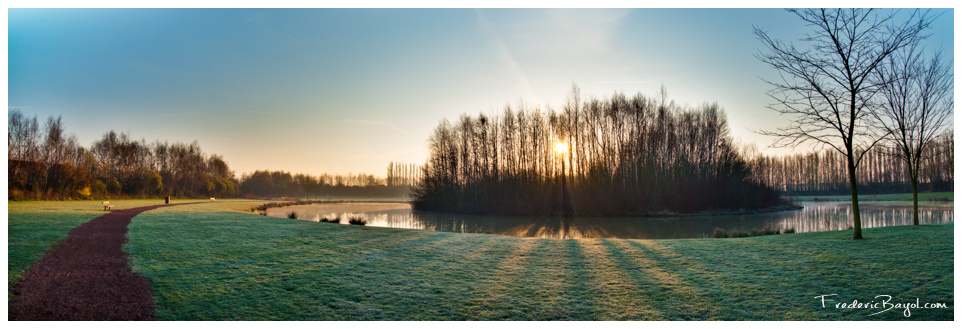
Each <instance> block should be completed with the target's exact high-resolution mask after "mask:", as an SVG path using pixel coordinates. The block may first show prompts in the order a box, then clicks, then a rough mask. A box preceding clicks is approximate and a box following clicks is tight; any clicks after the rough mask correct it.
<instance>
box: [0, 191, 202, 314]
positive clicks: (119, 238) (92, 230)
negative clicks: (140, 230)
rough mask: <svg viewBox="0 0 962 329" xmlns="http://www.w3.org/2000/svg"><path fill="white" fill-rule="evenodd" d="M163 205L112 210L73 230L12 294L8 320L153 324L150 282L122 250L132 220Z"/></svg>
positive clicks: (24, 278) (29, 271) (32, 267)
mask: <svg viewBox="0 0 962 329" xmlns="http://www.w3.org/2000/svg"><path fill="white" fill-rule="evenodd" d="M182 204H184V203H182ZM166 206H173V205H155V206H146V207H138V208H131V209H124V210H114V211H111V212H110V213H108V214H106V215H103V216H100V217H97V218H94V219H92V220H90V221H89V222H87V223H86V224H83V225H81V226H78V227H76V228H74V229H73V230H71V231H70V233H69V234H68V236H67V238H66V239H65V240H63V241H61V242H59V243H57V244H56V245H54V246H53V248H51V249H50V251H48V252H47V253H46V254H45V255H44V256H43V258H41V259H40V260H38V261H37V262H36V263H34V264H33V266H31V267H30V269H28V270H27V271H26V272H24V274H23V279H22V281H21V282H19V283H18V284H16V285H14V287H13V288H12V289H11V292H12V293H13V295H14V296H16V297H15V298H14V299H13V301H12V304H13V305H11V307H10V308H9V310H8V311H9V314H8V317H9V320H47V321H50V320H154V319H155V317H154V314H153V309H152V304H153V297H152V294H151V287H150V281H149V280H147V278H144V277H143V276H141V275H139V274H137V273H134V272H133V271H131V270H130V267H128V266H127V257H126V256H127V255H126V254H125V253H124V252H123V249H122V248H123V246H124V244H125V243H126V242H127V237H126V234H127V226H128V224H130V220H131V218H133V217H134V216H137V214H140V213H141V212H144V211H147V210H151V209H156V208H160V207H166Z"/></svg>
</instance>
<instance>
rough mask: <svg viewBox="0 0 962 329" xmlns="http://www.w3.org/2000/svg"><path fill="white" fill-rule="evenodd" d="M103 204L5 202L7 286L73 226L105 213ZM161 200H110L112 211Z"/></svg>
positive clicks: (18, 278) (161, 201)
mask: <svg viewBox="0 0 962 329" xmlns="http://www.w3.org/2000/svg"><path fill="white" fill-rule="evenodd" d="M102 202H103V201H23V202H14V201H8V202H7V209H8V210H7V286H10V285H11V284H13V283H14V282H16V281H19V280H20V277H21V276H22V275H23V272H24V271H26V270H27V268H29V267H30V265H31V264H33V263H34V262H36V261H37V260H39V259H40V257H43V255H44V254H45V253H46V252H47V250H50V247H52V246H53V245H54V243H56V242H57V241H60V240H63V239H64V238H66V237H67V233H69V232H70V230H72V229H73V228H74V227H77V226H80V225H81V224H83V223H86V222H87V221H90V220H91V219H94V218H96V217H97V216H100V215H103V214H105V212H104V208H103V206H101V203H102ZM163 202H164V201H163V200H120V201H111V203H112V204H114V208H113V209H127V208H135V207H142V206H148V205H155V204H158V203H163Z"/></svg>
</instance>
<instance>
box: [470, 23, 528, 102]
mask: <svg viewBox="0 0 962 329" xmlns="http://www.w3.org/2000/svg"><path fill="white" fill-rule="evenodd" d="M475 12H476V13H477V16H478V31H479V32H480V33H481V35H482V36H483V37H484V38H485V39H487V40H488V42H489V43H491V44H492V46H494V47H495V51H496V52H497V54H498V60H499V61H501V64H502V65H504V68H505V69H506V70H507V71H508V74H510V75H511V76H512V77H513V78H514V82H515V89H517V91H518V93H520V94H521V95H523V96H522V97H523V98H525V99H526V100H528V101H532V102H534V103H535V104H541V99H540V98H538V95H536V94H535V93H534V90H533V89H532V88H531V82H530V81H528V76H527V75H526V74H525V73H524V70H523V69H521V65H519V64H518V61H517V60H515V59H514V55H512V54H511V50H510V49H508V46H507V45H506V44H505V43H504V41H503V40H502V39H501V37H500V36H499V35H498V33H497V31H496V28H495V26H494V25H492V24H491V21H489V20H488V18H487V17H486V16H485V15H484V13H482V12H481V10H475Z"/></svg>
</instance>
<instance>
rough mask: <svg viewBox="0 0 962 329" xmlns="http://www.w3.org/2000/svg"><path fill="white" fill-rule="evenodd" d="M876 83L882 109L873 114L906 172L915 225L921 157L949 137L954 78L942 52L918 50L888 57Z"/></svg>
mask: <svg viewBox="0 0 962 329" xmlns="http://www.w3.org/2000/svg"><path fill="white" fill-rule="evenodd" d="M876 78H877V79H878V81H879V83H880V84H882V88H881V90H880V95H881V96H882V97H881V98H882V102H881V103H882V105H881V106H878V107H876V108H875V109H874V111H873V112H872V114H873V116H874V117H875V119H877V123H878V128H879V129H880V130H882V131H884V132H886V133H888V136H889V139H890V140H891V141H892V143H894V144H895V146H896V148H897V149H898V152H896V154H895V155H896V156H898V157H900V158H901V159H903V160H904V161H905V163H906V165H907V166H908V173H909V181H910V183H911V185H912V200H913V208H914V214H913V220H912V222H913V224H915V225H919V196H918V191H919V189H918V184H919V169H920V168H921V162H922V159H923V152H924V151H925V150H926V149H929V148H931V147H932V146H933V144H934V143H935V141H936V139H937V138H938V137H939V136H941V135H943V134H947V133H951V125H950V123H951V121H950V118H951V117H952V112H953V108H954V101H953V98H952V91H953V76H952V65H951V62H946V60H944V57H942V52H941V51H938V52H936V53H935V54H934V55H933V56H932V57H931V58H929V59H926V58H924V53H923V51H922V49H921V48H919V47H918V46H917V45H913V46H912V47H906V48H903V49H902V50H900V51H898V52H896V53H894V54H893V56H890V57H889V58H888V60H886V61H885V63H884V65H881V66H880V67H879V70H878V71H877V73H876Z"/></svg>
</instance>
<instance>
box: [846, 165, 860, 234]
mask: <svg viewBox="0 0 962 329" xmlns="http://www.w3.org/2000/svg"><path fill="white" fill-rule="evenodd" d="M848 181H849V185H851V187H852V213H853V214H854V217H853V218H852V227H853V229H854V230H855V235H853V236H852V239H854V240H861V239H862V218H861V216H859V212H858V178H857V177H855V159H853V158H852V152H851V151H849V153H848Z"/></svg>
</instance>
